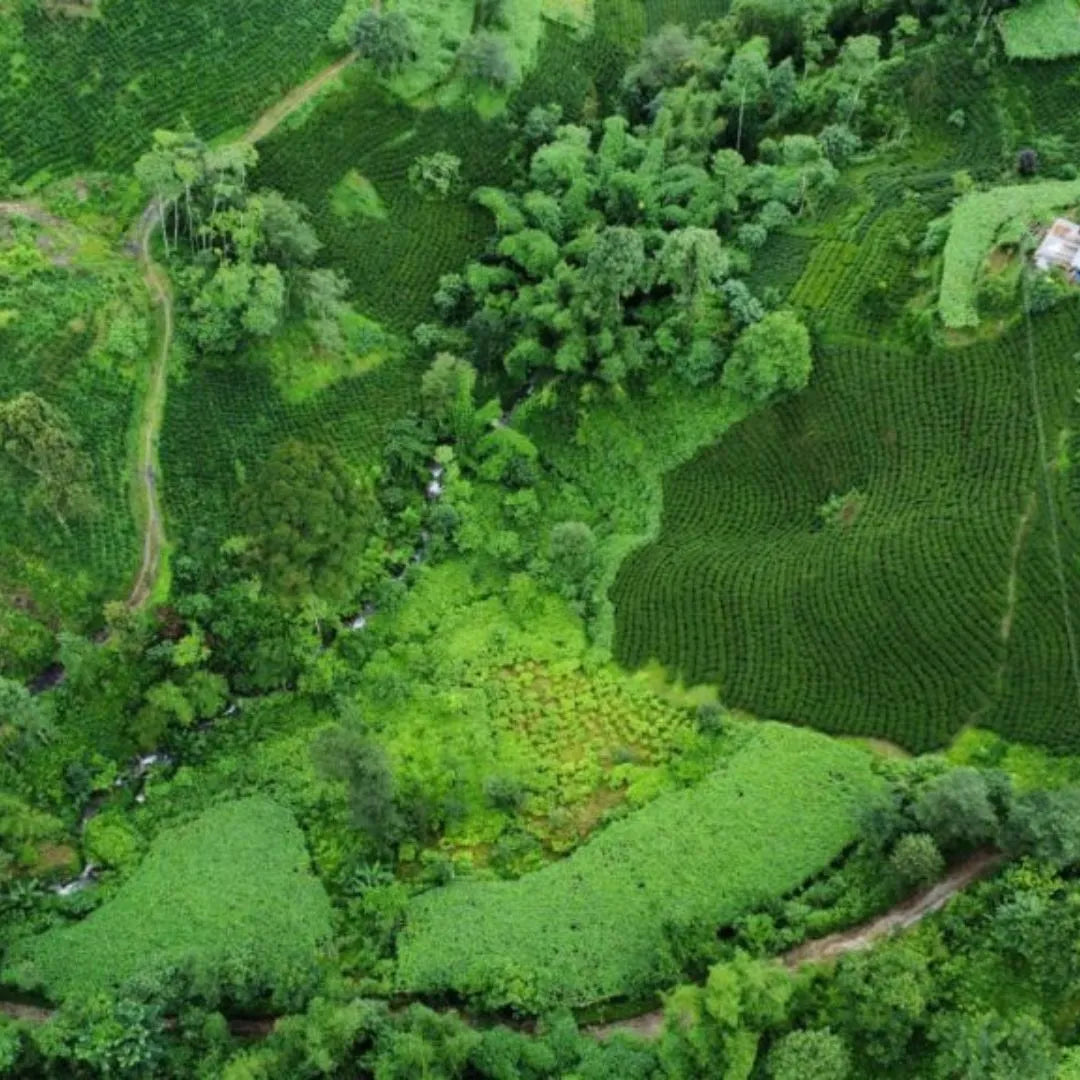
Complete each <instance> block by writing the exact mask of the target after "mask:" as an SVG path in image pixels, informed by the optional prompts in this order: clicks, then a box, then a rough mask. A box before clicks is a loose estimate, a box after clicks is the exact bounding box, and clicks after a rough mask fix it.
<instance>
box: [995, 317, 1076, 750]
mask: <svg viewBox="0 0 1080 1080" xmlns="http://www.w3.org/2000/svg"><path fill="white" fill-rule="evenodd" d="M1078 324H1080V318H1077V317H1073V318H1068V317H1064V316H1059V317H1056V318H1054V319H1052V320H1050V319H1046V318H1042V319H1038V318H1037V319H1036V321H1035V323H1034V326H1035V329H1036V334H1035V338H1034V357H1035V364H1036V371H1037V373H1038V378H1039V389H1040V393H1041V395H1042V398H1043V401H1044V405H1045V409H1044V418H1045V427H1046V433H1047V442H1048V451H1049V457H1050V459H1051V468H1050V469H1049V472H1048V477H1049V481H1050V487H1051V490H1052V491H1053V492H1054V495H1055V508H1056V510H1057V514H1056V525H1057V529H1056V538H1055V530H1054V529H1053V528H1052V523H1051V520H1050V515H1049V514H1048V513H1047V506H1046V498H1045V495H1044V490H1045V487H1044V477H1043V476H1042V475H1041V474H1040V473H1039V472H1035V473H1033V475H1032V477H1031V487H1030V490H1031V491H1033V492H1034V495H1035V500H1036V501H1035V505H1034V513H1033V514H1032V516H1031V519H1030V521H1029V522H1028V524H1027V528H1026V535H1025V537H1024V542H1023V544H1022V545H1021V547H1020V549H1019V552H1018V559H1017V563H1016V571H1017V602H1016V607H1015V612H1014V614H1013V616H1012V618H1011V620H1010V623H1009V628H1008V649H1007V651H1006V656H1005V663H1004V665H1003V667H1002V669H1001V677H1000V681H999V687H1000V696H999V697H998V699H997V700H996V701H995V704H994V708H993V711H992V713H991V714H990V716H989V718H988V723H989V724H990V725H992V726H993V727H994V728H995V729H996V730H998V731H1000V732H1001V733H1002V734H1003V735H1006V736H1007V737H1009V738H1012V739H1018V740H1024V741H1029V742H1039V743H1043V744H1045V745H1049V746H1052V747H1054V748H1055V749H1058V750H1063V751H1068V752H1070V753H1075V752H1076V750H1077V748H1078V747H1080V700H1078V697H1080V687H1078V686H1077V682H1076V677H1075V673H1074V672H1073V667H1072V665H1073V657H1072V656H1071V655H1070V648H1069V638H1068V629H1067V627H1066V615H1065V610H1066V609H1065V606H1063V604H1062V595H1061V579H1060V578H1059V565H1058V546H1059V545H1060V555H1061V562H1062V565H1061V569H1063V570H1064V579H1065V588H1066V596H1067V598H1068V611H1069V620H1070V622H1071V624H1072V630H1073V633H1074V635H1076V634H1080V477H1078V475H1077V472H1076V467H1075V465H1074V464H1072V463H1074V462H1076V461H1077V452H1078V451H1080V446H1078V445H1077V440H1076V438H1075V436H1071V433H1072V432H1075V431H1076V430H1077V427H1078V424H1080V415H1078V413H1080V408H1078V406H1077V404H1076V402H1075V400H1074V397H1075V394H1076V391H1077V384H1078V383H1080V378H1078V376H1077V371H1076V365H1075V362H1074V361H1073V359H1072V358H1073V357H1074V356H1075V353H1076V342H1077V335H1078ZM1015 362H1016V363H1018V364H1023V366H1024V370H1025V371H1026V370H1027V367H1026V359H1022V358H1021V356H1020V355H1019V354H1018V355H1017V356H1016V360H1015ZM1078 645H1080V642H1078Z"/></svg>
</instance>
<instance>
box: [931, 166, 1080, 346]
mask: <svg viewBox="0 0 1080 1080" xmlns="http://www.w3.org/2000/svg"><path fill="white" fill-rule="evenodd" d="M1078 198H1080V181H1078V180H1043V181H1040V182H1039V183H1034V184H1013V185H1010V186H1007V187H998V188H992V189H991V190H989V191H976V192H972V193H970V194H968V195H965V196H964V197H963V198H962V199H961V200H960V201H959V203H957V205H956V208H955V209H954V210H953V212H952V225H951V227H950V229H949V238H948V240H946V242H945V263H944V267H943V268H942V272H941V294H940V299H939V302H938V307H939V310H940V312H941V319H942V321H943V322H944V323H945V325H946V326H948V327H950V328H952V329H962V328H964V327H973V326H978V324H979V313H978V309H977V306H976V297H977V290H978V277H979V269H980V267H982V265H983V261H984V259H985V258H986V256H987V254H988V253H989V251H990V249H991V248H992V247H993V245H994V239H995V237H996V236H997V235H998V231H999V230H1000V229H1001V228H1002V226H1004V225H1005V224H1006V223H1009V222H1012V223H1014V224H1015V225H1016V227H1017V229H1026V228H1027V227H1028V225H1030V224H1032V223H1036V222H1039V221H1041V220H1044V219H1045V218H1046V217H1048V216H1049V215H1050V214H1051V213H1052V212H1053V211H1054V210H1055V209H1057V208H1059V207H1062V206H1068V205H1069V204H1070V203H1072V202H1075V201H1076V200H1077V199H1078Z"/></svg>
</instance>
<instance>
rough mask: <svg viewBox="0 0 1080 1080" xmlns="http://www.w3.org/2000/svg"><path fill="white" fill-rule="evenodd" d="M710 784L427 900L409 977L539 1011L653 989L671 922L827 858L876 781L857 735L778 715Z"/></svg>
mask: <svg viewBox="0 0 1080 1080" xmlns="http://www.w3.org/2000/svg"><path fill="white" fill-rule="evenodd" d="M733 738H738V739H740V740H742V741H741V742H740V743H739V745H738V749H737V750H736V751H735V752H734V753H733V755H732V756H731V757H730V759H728V760H726V761H724V762H723V763H722V764H721V766H720V768H719V769H718V770H717V771H716V772H715V774H713V775H712V776H710V777H709V778H708V779H707V780H705V781H704V782H703V783H701V784H699V785H697V786H695V787H692V788H688V789H685V790H683V791H679V792H672V793H670V794H667V795H663V796H661V797H660V798H659V799H657V800H656V801H654V802H653V803H651V804H650V805H649V806H648V807H646V808H645V809H644V810H642V811H640V812H638V813H637V814H635V815H633V816H632V817H630V818H628V819H627V820H625V821H621V822H616V823H615V824H613V825H611V826H609V827H608V828H607V829H606V830H604V832H602V833H601V834H600V835H599V836H597V837H596V838H594V839H593V840H591V841H590V842H589V843H588V844H586V845H585V846H583V847H582V848H580V849H579V850H578V851H577V852H575V853H574V854H573V855H571V856H570V857H569V858H567V859H565V860H563V861H562V862H559V863H555V864H553V865H552V866H549V867H546V868H545V869H543V870H540V871H537V872H536V873H534V874H531V875H527V876H526V877H524V878H520V879H519V880H517V881H512V882H479V881H476V882H460V883H458V884H453V885H450V886H448V887H446V888H442V889H436V890H433V891H431V892H429V893H425V894H424V895H422V896H420V897H418V898H417V899H415V900H414V901H412V903H411V904H410V906H409V909H408V913H407V921H406V925H405V929H404V931H403V933H402V935H401V936H400V937H399V939H398V959H399V984H400V986H401V988H402V989H406V990H413V991H427V992H438V991H453V992H455V993H458V994H464V995H467V996H475V997H477V998H479V999H480V1000H481V1001H483V1002H484V1004H485V1005H487V1006H498V1005H516V1006H521V1007H524V1008H528V1009H530V1010H542V1009H544V1008H547V1007H551V1006H554V1005H559V1004H565V1005H578V1006H581V1005H587V1004H590V1003H592V1002H597V1001H601V1000H604V999H607V998H612V997H615V996H619V995H631V994H634V993H638V994H640V993H645V992H648V991H649V990H650V989H653V988H655V986H656V985H657V984H658V983H659V982H661V981H662V980H663V978H664V974H665V972H664V964H665V949H664V942H665V930H664V927H665V924H669V925H674V926H685V925H689V924H691V923H696V922H699V921H700V922H702V923H705V922H708V923H714V924H718V925H723V924H725V923H727V922H730V921H731V920H733V919H734V918H735V917H736V916H738V915H739V914H740V913H741V912H743V911H746V910H748V909H749V908H752V907H754V906H756V905H760V904H761V903H762V902H764V901H765V900H767V899H769V898H770V897H776V896H781V895H783V894H784V893H785V892H787V891H789V890H791V889H793V888H795V887H796V886H797V885H799V884H800V883H801V882H803V881H804V880H806V879H807V878H808V877H810V876H811V875H813V874H814V873H815V872H817V871H818V870H820V869H821V868H822V867H824V866H825V865H827V864H828V863H829V862H830V861H831V860H832V859H833V858H835V856H836V855H837V854H838V853H839V852H840V851H841V850H842V849H843V848H844V846H845V845H846V844H847V843H849V842H850V841H851V840H852V839H853V837H854V835H855V817H856V812H857V810H858V808H859V807H860V806H861V805H863V804H864V803H865V802H866V800H867V799H868V798H870V797H871V795H872V793H873V791H874V790H875V785H876V782H875V780H874V778H873V776H872V774H871V771H870V764H869V758H868V757H867V755H866V754H865V753H863V752H862V751H860V750H858V749H855V748H854V747H850V746H844V745H842V744H840V743H836V742H832V741H830V740H828V739H826V738H824V737H822V736H819V735H816V734H814V733H811V732H806V731H799V730H797V729H792V728H787V727H783V726H781V725H771V724H765V725H758V726H755V727H753V728H751V729H745V730H743V731H741V732H740V733H739V734H738V735H737V736H733Z"/></svg>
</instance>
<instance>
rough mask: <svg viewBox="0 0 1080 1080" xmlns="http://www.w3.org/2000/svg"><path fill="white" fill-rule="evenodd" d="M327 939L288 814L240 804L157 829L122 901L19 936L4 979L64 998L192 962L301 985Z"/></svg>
mask: <svg viewBox="0 0 1080 1080" xmlns="http://www.w3.org/2000/svg"><path fill="white" fill-rule="evenodd" d="M329 936H330V904H329V901H328V900H327V898H326V895H325V893H324V892H323V890H322V886H321V885H320V884H319V883H318V882H317V881H316V880H315V879H314V878H313V877H312V876H311V875H310V874H309V872H308V868H307V853H306V851H305V850H304V841H303V836H302V835H301V833H300V830H299V829H298V828H297V827H296V822H295V820H294V819H293V817H292V815H291V814H290V813H289V811H287V810H285V809H283V808H282V807H280V806H277V805H275V804H274V803H272V802H270V801H269V800H268V799H264V798H251V799H243V800H240V801H237V802H232V803H227V804H225V805H222V806H218V807H217V808H215V809H213V810H210V811H208V812H207V813H205V814H204V815H203V816H202V817H200V818H199V819H198V820H197V821H194V822H192V823H191V824H190V825H185V826H182V827H179V828H175V829H170V830H168V831H166V832H164V833H162V834H161V835H160V836H158V838H157V839H156V840H155V842H154V844H153V845H152V846H151V848H150V850H149V852H148V853H147V855H146V857H145V859H144V860H143V861H142V863H141V864H140V865H139V866H138V868H137V869H136V870H135V872H134V874H133V875H132V876H131V878H130V879H129V880H128V881H127V882H125V883H124V885H123V886H121V888H120V890H119V891H118V892H117V894H116V895H115V897H113V898H112V899H111V900H109V901H108V902H107V903H106V904H104V905H103V906H102V907H101V908H98V909H97V910H96V911H94V912H93V913H92V914H90V915H88V916H87V917H86V918H85V919H84V920H83V921H82V922H80V923H77V924H75V925H73V926H69V927H63V928H60V929H56V930H51V931H48V932H47V933H45V934H42V935H41V936H40V937H36V938H31V939H29V940H26V941H24V942H22V943H21V944H20V945H19V946H18V947H17V948H16V949H15V950H14V952H13V954H12V955H11V956H9V957H8V970H7V973H6V977H7V978H9V979H10V978H12V977H13V976H16V977H17V978H18V981H19V982H20V983H22V984H23V985H40V986H41V987H42V988H44V990H45V992H46V993H47V994H48V995H49V996H50V997H51V998H53V999H56V1000H60V999H63V998H64V997H66V996H68V995H69V994H71V993H72V992H74V991H76V990H81V991H86V990H93V989H96V988H106V987H115V986H119V985H121V984H123V983H124V982H125V981H126V980H127V979H130V978H132V977H133V976H135V975H142V976H148V977H152V976H153V974H154V973H155V972H159V971H160V972H164V971H166V970H168V969H169V968H170V967H174V966H180V967H183V966H184V965H185V964H187V963H194V964H196V965H198V966H199V967H209V968H211V969H214V970H218V971H220V970H223V969H225V968H229V967H231V970H232V972H233V973H234V975H233V977H234V978H237V977H238V979H239V982H240V985H241V986H244V984H245V983H246V986H247V988H250V989H255V990H257V989H260V988H263V987H270V986H274V985H277V984H278V983H281V984H282V985H290V984H291V985H295V984H296V981H297V979H298V977H300V974H301V973H302V972H303V971H305V970H306V969H308V968H310V967H311V966H312V965H313V964H314V963H315V961H316V957H317V954H318V952H319V950H320V948H321V947H322V946H323V945H324V944H325V942H326V941H327V940H328V939H329Z"/></svg>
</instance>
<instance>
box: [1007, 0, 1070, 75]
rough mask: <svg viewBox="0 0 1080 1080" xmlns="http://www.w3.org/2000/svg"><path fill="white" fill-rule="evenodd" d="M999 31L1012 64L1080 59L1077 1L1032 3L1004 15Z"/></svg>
mask: <svg viewBox="0 0 1080 1080" xmlns="http://www.w3.org/2000/svg"><path fill="white" fill-rule="evenodd" d="M998 29H999V30H1000V31H1001V40H1002V41H1003V42H1004V44H1005V55H1006V56H1007V57H1008V58H1009V59H1010V60H1060V59H1063V58H1064V57H1068V56H1078V55H1080V5H1078V4H1077V2H1076V0H1032V2H1031V3H1028V4H1024V5H1023V6H1021V7H1018V8H1014V9H1013V10H1011V11H1004V12H1002V14H1001V15H1000V16H999V17H998Z"/></svg>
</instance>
